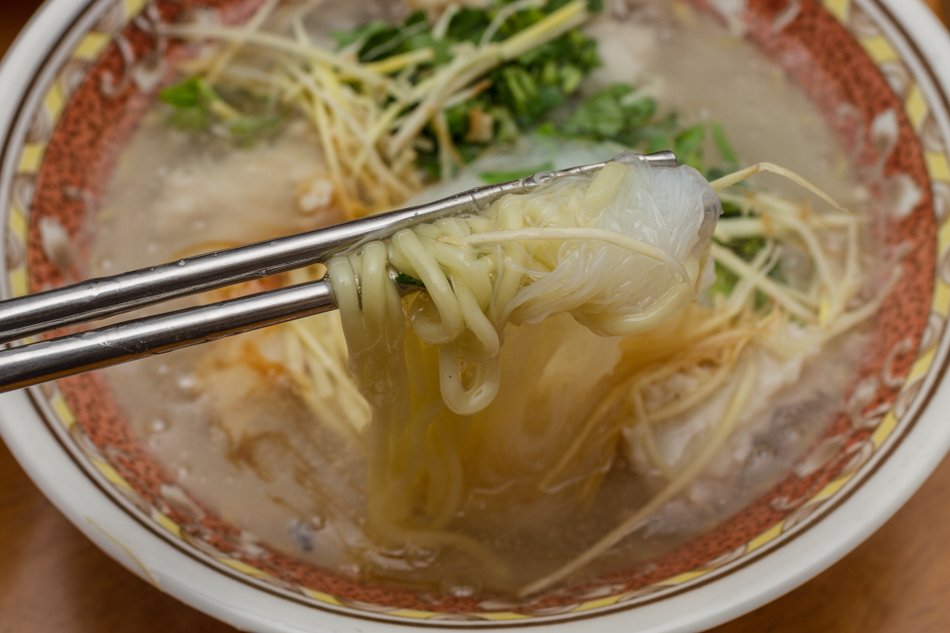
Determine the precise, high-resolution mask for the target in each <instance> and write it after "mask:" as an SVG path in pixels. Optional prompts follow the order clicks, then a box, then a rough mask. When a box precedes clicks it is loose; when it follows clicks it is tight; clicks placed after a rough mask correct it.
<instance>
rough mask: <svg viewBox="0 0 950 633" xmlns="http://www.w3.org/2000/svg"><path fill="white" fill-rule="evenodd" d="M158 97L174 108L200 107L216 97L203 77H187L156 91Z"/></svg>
mask: <svg viewBox="0 0 950 633" xmlns="http://www.w3.org/2000/svg"><path fill="white" fill-rule="evenodd" d="M158 98H159V99H161V100H162V101H164V102H165V103H167V104H169V105H172V106H175V107H176V108H200V107H203V106H205V105H207V104H208V103H211V102H212V101H215V100H217V99H218V95H217V93H216V92H215V91H214V88H212V87H211V84H209V83H208V82H207V81H206V80H205V79H203V78H201V77H188V78H187V79H184V80H182V81H180V82H178V83H177V84H174V85H171V86H168V87H167V88H164V89H163V90H162V91H161V92H159V93H158Z"/></svg>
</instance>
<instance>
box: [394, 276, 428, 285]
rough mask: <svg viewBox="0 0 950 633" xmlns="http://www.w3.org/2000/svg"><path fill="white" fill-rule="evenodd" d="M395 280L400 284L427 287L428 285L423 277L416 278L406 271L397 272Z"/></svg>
mask: <svg viewBox="0 0 950 633" xmlns="http://www.w3.org/2000/svg"><path fill="white" fill-rule="evenodd" d="M395 281H396V283H397V284H399V285H400V286H417V287H419V288H425V287H426V285H425V284H424V283H422V280H421V279H416V278H415V277H413V276H412V275H407V274H406V273H397V274H396V278H395Z"/></svg>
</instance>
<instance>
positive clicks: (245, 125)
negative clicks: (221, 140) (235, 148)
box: [227, 114, 284, 147]
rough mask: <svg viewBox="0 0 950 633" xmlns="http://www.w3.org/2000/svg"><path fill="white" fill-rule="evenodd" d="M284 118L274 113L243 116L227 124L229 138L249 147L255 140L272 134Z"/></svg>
mask: <svg viewBox="0 0 950 633" xmlns="http://www.w3.org/2000/svg"><path fill="white" fill-rule="evenodd" d="M283 121H284V118H283V117H281V116H278V115H275V114H272V115H267V116H244V117H241V118H239V119H237V120H236V121H232V122H231V123H229V124H228V126H227V130H228V133H229V134H230V136H231V140H232V141H234V142H235V143H236V144H237V145H239V146H241V147H250V146H251V145H253V144H254V143H255V142H257V141H259V140H261V139H262V138H266V137H269V136H273V135H274V134H275V133H276V132H277V131H278V130H279V129H280V125H281V123H283Z"/></svg>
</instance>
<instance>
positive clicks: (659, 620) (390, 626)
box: [0, 0, 950, 633]
mask: <svg viewBox="0 0 950 633" xmlns="http://www.w3.org/2000/svg"><path fill="white" fill-rule="evenodd" d="M99 1H100V0H46V2H44V4H43V5H42V7H41V8H40V9H39V10H38V12H37V13H36V14H35V15H34V16H33V18H32V19H31V20H30V22H29V23H28V25H27V27H26V28H25V29H24V31H23V32H22V33H21V34H20V36H19V37H18V38H17V40H16V41H15V43H14V44H13V46H12V47H11V49H10V50H9V52H8V53H7V55H6V57H5V58H4V59H3V61H2V62H0V95H3V97H2V98H0V133H5V132H6V131H7V129H8V128H9V127H10V126H11V125H12V124H13V123H14V120H15V118H16V110H17V106H18V104H19V101H20V98H21V97H22V95H23V94H24V93H25V92H26V91H27V90H28V88H29V86H30V84H31V83H32V81H33V80H34V78H35V76H36V74H37V72H38V70H39V69H40V68H41V66H42V63H43V61H44V58H45V57H46V55H47V54H48V53H49V52H50V50H51V44H52V42H55V41H56V40H57V39H58V37H57V36H58V35H60V34H62V33H63V32H65V31H66V30H67V29H68V28H69V26H70V24H71V23H72V22H73V20H74V19H75V18H76V16H78V15H80V13H81V12H82V11H83V10H84V9H85V8H86V7H88V6H90V5H91V4H94V3H97V2H99ZM857 1H858V2H859V3H862V4H866V5H870V4H871V3H870V2H861V0H857ZM877 2H879V3H880V5H881V7H883V8H884V9H885V10H886V11H887V12H889V13H890V17H892V18H893V22H894V23H895V24H896V25H898V26H899V27H900V28H901V29H902V30H906V31H912V32H914V33H915V38H914V39H913V40H912V42H913V46H915V47H916V48H917V49H918V51H919V54H920V56H921V57H922V58H923V59H925V60H928V61H929V62H931V64H930V65H931V67H932V70H933V79H934V81H935V82H936V85H934V86H932V87H931V89H932V90H934V91H937V92H939V93H941V94H942V96H943V97H944V98H946V97H947V96H948V95H950V37H948V35H947V32H946V30H944V28H943V27H942V25H940V24H939V22H938V21H937V20H936V19H935V18H934V16H933V15H932V14H931V13H930V11H929V10H928V9H927V8H926V7H925V6H924V5H923V3H922V2H920V0H917V1H912V2H907V1H906V0H903V1H900V0H877ZM904 35H905V37H906V32H905V34H904ZM907 40H908V41H911V40H910V38H909V37H907ZM908 61H912V62H915V63H916V60H912V59H911V60H908ZM915 70H919V69H915ZM5 175H6V174H0V186H2V183H3V182H5V181H7V179H6V178H5V177H4V176H5ZM3 194H4V192H3V191H0V196H2V195H3ZM3 250H4V245H3V244H0V256H2V254H3ZM0 261H2V260H0ZM948 349H950V347H948V346H944V347H943V348H942V349H941V350H940V353H941V357H940V358H938V359H935V366H937V367H940V368H941V369H940V371H939V372H938V373H937V374H935V375H934V376H932V377H931V380H930V383H929V384H925V385H924V388H926V389H929V390H931V391H932V392H933V393H932V397H931V398H930V400H929V402H928V403H927V405H926V407H925V409H924V410H923V411H921V412H920V418H919V420H918V423H917V424H916V425H914V426H913V428H911V429H910V430H909V431H908V432H907V434H906V435H905V436H904V439H903V440H902V442H901V444H900V445H899V446H898V447H897V448H896V449H895V450H894V451H893V452H892V453H891V454H890V455H888V456H887V458H886V459H884V460H883V461H882V462H881V463H880V466H879V468H878V469H877V470H876V471H875V472H873V473H872V474H870V475H869V476H867V478H866V479H865V480H864V481H863V483H862V484H861V485H860V486H859V487H857V488H856V489H855V490H854V491H853V492H852V493H851V495H850V496H849V497H848V498H847V499H845V500H844V501H843V502H842V503H840V504H838V505H837V506H836V507H835V508H834V509H833V510H831V511H830V512H829V513H828V514H827V515H826V516H825V517H824V518H822V519H821V520H820V521H818V522H816V523H815V524H814V525H812V526H810V527H809V529H808V530H805V531H804V532H802V533H801V534H799V535H798V536H797V537H796V538H795V539H793V540H791V541H789V542H787V543H785V544H783V546H782V547H780V548H777V549H775V550H772V551H770V552H768V554H767V555H766V556H763V557H761V558H758V559H756V560H753V561H751V562H750V563H749V564H747V565H745V566H744V567H742V568H741V569H737V570H734V571H732V572H731V573H729V574H728V575H725V576H722V577H718V578H716V579H715V580H713V581H711V582H709V583H707V584H704V585H702V586H698V587H695V588H691V589H690V590H689V591H686V592H684V593H681V594H678V595H676V596H672V597H669V598H666V599H663V600H659V601H657V602H653V603H650V604H645V605H640V606H637V608H636V609H633V610H619V611H615V612H611V613H604V614H592V616H591V617H590V618H585V619H583V620H580V621H568V622H550V621H548V622H538V623H536V624H533V626H545V627H549V628H552V629H554V628H556V629H557V630H559V631H563V632H565V633H566V632H569V631H570V632H574V631H578V632H579V631H589V630H591V628H593V629H595V630H597V631H618V632H619V631H628V630H630V627H631V626H632V625H636V626H637V630H638V631H643V632H649V633H661V632H662V633H674V632H681V631H694V630H697V629H702V628H708V627H711V626H715V625H717V624H720V623H722V622H725V621H727V620H729V619H732V618H735V617H738V616H739V615H741V614H743V613H746V612H748V611H751V610H752V609H755V608H757V607H758V606H761V605H762V604H765V603H766V602H768V601H770V600H773V599H775V598H777V597H778V596H780V595H782V594H784V593H786V592H788V591H791V590H792V589H794V588H795V587H797V586H798V585H800V584H802V583H803V582H805V581H806V580H808V579H810V578H812V577H813V576H815V575H817V574H818V573H820V572H821V571H823V570H824V569H826V568H827V567H829V566H830V565H832V564H833V563H835V562H836V561H838V560H839V559H840V558H842V557H843V556H844V555H845V554H847V553H848V552H849V551H851V550H852V549H853V548H854V547H856V546H857V545H858V544H860V543H861V542H862V541H863V540H864V539H866V538H867V537H868V536H870V535H871V534H872V533H873V532H874V531H875V530H876V529H877V528H878V527H880V526H881V525H882V524H883V523H884V522H885V521H886V520H887V519H889V518H890V517H891V516H892V515H893V514H894V513H895V512H897V510H898V509H899V508H900V507H901V506H902V505H903V504H904V503H905V502H906V501H907V500H908V499H909V498H910V496H911V495H912V494H913V493H914V492H915V491H916V490H917V489H918V488H919V487H920V485H922V484H923V482H924V481H925V479H926V478H927V477H928V476H929V475H930V474H931V473H932V471H933V470H934V469H935V468H936V467H937V465H938V464H939V463H940V462H941V461H942V460H943V458H944V456H945V454H946V453H947V452H948V450H950V425H947V424H944V423H943V420H942V418H943V412H944V411H950V382H948V381H947V380H944V378H945V376H944V375H943V372H944V370H945V369H946V363H947V358H946V356H947V355H948ZM32 398H33V396H32V395H31V394H30V393H29V392H26V391H20V392H13V393H8V394H3V395H0V436H2V437H3V439H4V440H5V441H6V443H7V445H8V447H9V448H10V450H11V451H12V452H13V454H14V456H15V457H16V459H17V461H18V462H19V463H20V464H21V466H22V467H23V468H24V470H26V472H27V473H28V475H29V476H30V477H31V479H32V480H33V481H34V483H36V485H37V486H38V487H39V488H40V489H41V490H42V491H43V493H44V494H45V495H46V496H47V498H49V499H50V500H51V501H52V502H53V504H54V505H55V506H56V507H57V508H58V509H59V510H60V511H61V512H63V514H65V515H66V517H67V518H68V519H69V520H70V521H71V522H72V523H73V524H74V525H76V526H77V528H79V529H80V530H81V531H82V532H83V533H84V534H85V535H86V536H87V537H88V538H89V539H90V540H92V541H93V542H94V543H96V545H97V546H98V547H100V548H101V549H102V550H103V551H105V552H106V553H107V554H108V555H109V556H111V557H112V558H113V559H115V560H117V561H118V562H119V563H121V564H122V565H123V566H125V567H126V568H127V569H129V570H130V571H132V572H133V573H135V574H136V575H138V576H139V577H141V578H143V579H144V580H146V581H147V582H149V583H150V584H152V585H154V586H156V587H157V588H159V589H160V590H162V591H165V592H167V593H169V594H171V595H173V596H175V597H176V598H178V599H179V600H181V601H182V602H184V603H186V604H189V605H191V606H192V607H195V608H197V609H199V610H201V611H203V612H205V613H208V614H210V615H212V616H213V617H216V618H218V619H220V620H222V621H225V622H227V623H229V624H231V625H233V626H236V627H238V628H239V629H242V630H254V631H268V632H270V631H273V632H281V633H284V632H288V631H304V630H306V631H315V630H317V631H353V630H362V631H367V632H370V633H384V632H391V631H405V630H407V626H410V627H411V626H413V624H412V623H406V624H402V623H394V622H383V621H376V620H366V619H362V618H360V619H356V618H354V617H352V616H350V615H345V614H341V613H334V612H330V611H326V610H318V609H315V608H312V607H308V606H305V605H303V604H299V603H296V602H294V601H292V600H289V599H287V598H284V597H281V596H278V595H273V594H269V593H266V592H263V591H260V590H258V589H256V588H254V587H253V586H250V585H247V584H244V583H241V582H239V581H237V580H235V579H233V578H231V577H229V576H226V575H224V574H222V573H220V572H219V571H217V570H215V569H213V568H211V567H209V566H208V565H205V564H203V563H201V562H199V561H197V560H195V559H193V558H191V557H189V556H187V555H186V554H185V553H183V552H182V551H181V550H179V549H177V548H176V547H174V546H172V545H171V544H170V543H168V542H167V541H165V540H164V539H162V538H159V537H158V536H156V535H155V534H153V533H152V532H151V531H150V530H148V529H146V528H144V527H143V526H141V525H140V524H139V523H138V522H137V521H136V520H134V519H133V518H132V517H131V516H129V515H128V514H127V513H126V512H125V510H124V509H122V508H121V507H120V506H119V505H118V504H117V503H116V502H115V501H113V499H112V498H111V497H109V496H108V495H107V494H106V493H104V492H103V491H102V490H100V489H99V488H98V486H97V484H96V483H95V482H94V481H93V480H92V479H91V478H90V477H89V476H88V475H87V474H86V473H85V472H84V471H83V470H82V469H81V468H80V467H79V466H78V465H77V464H76V463H75V462H74V461H73V460H72V459H71V458H70V456H69V453H68V451H67V450H66V449H65V447H63V446H62V445H61V444H60V441H59V439H58V438H57V437H56V436H55V435H54V434H53V433H52V432H51V431H50V430H49V429H48V428H47V427H46V426H45V425H43V424H42V423H41V419H40V415H39V413H38V411H37V408H36V406H35V403H34V401H33V399H32ZM64 482H68V483H64ZM774 569H782V570H783V573H782V574H781V575H779V574H775V573H774V572H773V571H771V570H774ZM426 626H427V628H429V627H431V626H432V625H431V624H427V625H426ZM481 627H491V628H493V629H504V628H512V627H508V626H504V625H502V626H499V625H498V624H495V623H487V622H486V623H484V624H474V625H469V627H468V628H481Z"/></svg>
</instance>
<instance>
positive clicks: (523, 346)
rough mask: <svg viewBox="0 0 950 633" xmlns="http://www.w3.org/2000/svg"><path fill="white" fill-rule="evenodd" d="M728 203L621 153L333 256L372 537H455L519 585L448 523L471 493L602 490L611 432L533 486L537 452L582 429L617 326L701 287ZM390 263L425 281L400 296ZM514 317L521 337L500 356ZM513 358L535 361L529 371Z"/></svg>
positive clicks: (509, 499) (519, 496)
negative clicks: (361, 430)
mask: <svg viewBox="0 0 950 633" xmlns="http://www.w3.org/2000/svg"><path fill="white" fill-rule="evenodd" d="M719 215H720V205H719V200H718V197H717V196H716V195H715V193H714V192H713V190H712V189H711V188H710V186H709V184H708V183H707V182H706V181H705V179H704V178H703V177H702V176H701V175H700V174H699V173H698V172H696V171H694V170H693V169H691V168H689V167H677V168H662V167H653V166H650V165H648V164H646V163H643V162H641V161H640V160H639V159H632V160H631V159H629V158H627V159H626V160H623V161H621V162H611V163H608V164H607V166H606V167H605V168H604V169H602V170H601V171H600V172H598V173H597V174H596V175H595V176H593V177H591V176H578V177H570V178H567V179H563V180H559V181H556V182H554V183H551V184H550V185H548V186H544V187H542V188H540V189H539V190H536V191H534V192H532V193H530V194H524V195H511V196H507V197H505V198H503V199H501V200H499V201H498V202H496V203H495V204H493V205H491V206H490V207H489V208H488V209H487V210H486V211H484V212H482V213H479V214H477V215H470V216H465V217H455V218H449V219H444V220H440V221H437V222H434V223H431V224H425V225H421V226H417V227H414V228H412V229H407V230H404V231H401V232H400V233H397V234H396V235H394V236H393V237H392V238H390V239H389V240H387V241H385V242H373V243H369V244H367V245H365V246H363V247H362V248H361V249H360V250H359V251H357V252H354V253H352V254H348V255H344V256H339V257H335V258H333V259H332V260H331V261H330V262H328V266H327V269H328V274H329V277H330V280H331V284H332V287H333V289H334V296H335V299H336V301H337V304H338V305H339V307H340V316H341V321H342V326H343V330H344V334H345V337H346V340H347V344H348V347H349V350H350V361H349V364H350V369H351V371H352V372H353V374H354V376H355V378H356V383H357V384H358V385H360V388H361V390H362V391H363V394H364V396H365V397H366V399H367V400H368V401H369V403H370V404H371V406H372V410H373V420H372V422H371V423H370V424H369V425H368V426H367V427H366V428H365V438H366V451H367V464H368V475H367V477H368V479H367V488H366V490H367V497H366V498H367V528H368V530H370V532H371V533H373V534H374V538H375V539H376V540H377V541H379V542H382V543H390V544H393V545H395V544H397V543H407V542H408V543H412V544H413V547H416V548H423V549H431V550H433V551H443V552H444V550H445V548H449V549H451V550H454V551H456V552H462V553H463V554H465V555H466V559H467V560H468V561H469V564H471V561H478V562H479V564H480V565H482V567H483V570H482V572H483V574H484V577H485V578H487V579H488V583H489V584H491V585H493V586H496V587H497V586H508V587H509V588H511V589H513V588H514V586H512V585H511V584H510V579H508V577H507V575H508V573H509V571H510V570H508V569H507V566H506V565H505V564H504V563H503V562H502V561H501V560H500V559H499V557H498V554H497V553H495V552H492V551H491V550H489V549H488V548H487V547H485V546H484V545H482V544H481V543H480V542H479V541H480V539H478V538H477V537H475V536H473V535H470V534H466V533H465V531H464V530H462V531H457V530H450V529H447V528H448V527H449V525H450V524H452V523H453V521H455V520H456V519H457V517H458V514H459V512H464V511H465V510H464V509H465V508H469V510H468V512H470V513H471V512H473V511H474V510H473V508H475V506H477V505H479V504H482V507H483V508H484V510H485V511H484V512H482V513H481V516H482V517H483V518H485V520H486V521H492V520H494V519H495V517H497V516H499V514H498V512H496V511H490V509H489V506H490V507H496V508H497V509H502V508H504V507H508V508H513V507H528V506H534V505H537V506H545V504H549V505H548V506H547V507H548V511H553V510H552V508H554V507H561V508H562V507H564V504H563V503H562V501H563V499H564V498H571V499H577V498H578V495H580V496H583V495H585V494H588V493H589V492H590V490H592V489H594V488H596V482H597V481H599V479H600V478H601V477H602V476H603V474H604V473H605V472H606V471H607V469H608V468H609V464H610V462H611V461H612V459H613V455H614V454H615V450H614V449H613V448H612V447H610V446H604V445H597V446H595V447H593V450H591V451H590V452H589V454H587V455H584V456H583V457H582V458H580V459H577V460H576V462H575V463H574V464H573V465H572V467H571V468H570V469H568V470H569V472H568V473H567V474H566V475H565V477H564V481H567V482H577V483H578V484H580V485H579V487H578V486H577V485H573V484H570V483H569V484H568V485H566V486H562V490H560V491H559V492H558V493H555V494H552V495H545V497H544V498H543V499H540V500H538V499H537V493H536V491H537V485H538V482H539V478H540V477H543V474H544V473H543V471H542V470H539V468H541V467H543V466H544V464H550V461H551V458H552V456H557V455H559V454H561V453H563V452H564V451H565V450H566V449H567V448H568V447H569V446H571V444H572V443H573V442H574V439H573V431H572V421H573V420H576V419H577V418H579V417H583V416H584V415H586V412H587V407H588V403H589V402H591V394H596V393H597V392H598V390H599V389H600V386H599V382H600V380H599V379H600V378H601V377H604V376H605V375H606V372H609V371H610V368H611V366H612V360H611V359H614V360H615V359H616V356H617V354H616V351H615V350H616V347H617V341H618V339H617V338H616V337H620V336H629V335H632V334H635V333H638V332H645V331H648V330H650V329H651V328H654V327H657V326H658V325H660V324H662V323H664V322H665V321H666V320H668V319H669V318H670V317H671V315H674V314H676V313H677V312H678V311H679V310H681V309H682V308H683V307H684V306H686V305H689V304H690V303H691V302H692V300H693V299H694V298H695V296H696V294H697V289H698V286H699V284H700V278H701V277H702V271H703V269H704V266H705V264H706V260H707V258H708V251H709V243H710V239H709V238H710V235H711V233H712V231H713V229H714V226H715V221H716V219H717V218H718V217H719ZM391 272H398V273H399V274H401V275H404V276H408V277H409V278H412V279H416V280H418V281H419V282H420V283H421V284H423V285H424V292H423V291H420V292H416V293H413V294H410V295H408V296H406V297H402V296H401V293H400V290H399V289H398V288H397V286H396V285H395V284H394V283H393V280H392V276H391V274H390V273H391ZM402 279H405V277H402ZM407 317H408V318H407ZM407 322H408V324H409V327H408V328H407V325H406V324H407ZM509 326H510V327H511V328H515V330H516V331H514V332H512V334H517V336H513V338H512V340H511V341H509V344H508V345H507V346H506V350H505V354H502V350H501V347H502V345H501V339H502V335H503V332H504V331H505V329H506V327H509ZM595 332H596V334H595ZM588 353H589V354H590V355H589V356H587V357H586V358H584V359H583V360H582V359H581V357H582V356H584V355H585V354H588ZM502 361H504V362H502ZM582 364H586V365H588V366H589V369H590V371H587V372H584V373H585V376H584V377H583V378H580V377H578V376H577V375H576V373H577V370H578V368H579V367H580V366H581V365H582ZM515 365H517V367H515ZM519 370H521V371H524V372H527V373H528V374H529V375H531V376H533V378H532V380H530V381H529V382H527V383H525V384H523V385H522V386H521V387H518V386H517V384H518V382H519V381H518V380H517V376H516V375H515V373H516V372H517V371H519ZM503 376H504V378H503ZM502 383H506V384H508V383H510V385H509V386H507V387H505V388H504V389H502ZM499 392H500V395H499ZM552 392H558V393H560V394H563V395H564V398H563V399H562V400H558V399H552V398H551V397H550V395H549V394H551V393H552ZM496 397H497V398H499V400H500V401H499V402H495V400H496ZM555 401H557V402H560V404H556V402H555ZM552 427H553V428H552ZM541 429H547V430H545V431H543V433H542V432H539V431H540V430H541ZM503 438H504V440H503ZM502 441H504V442H506V443H507V446H508V448H510V451H502V450H499V449H498V448H497V447H499V446H500V442H502ZM493 447H495V448H493ZM508 452H510V455H508V456H507V457H506V455H507V454H508ZM532 453H536V454H537V458H538V459H531V458H530V455H531V454H532ZM591 477H592V478H591ZM501 490H504V492H499V491H501ZM473 495H474V497H473ZM477 497H483V500H482V501H473V499H475V498H477ZM473 503H474V504H475V505H473ZM485 504H488V505H485ZM476 514H477V513H476ZM471 516H472V519H473V521H475V519H474V515H471ZM440 560H442V561H443V563H444V562H445V559H444V557H443V558H442V559H440Z"/></svg>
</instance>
